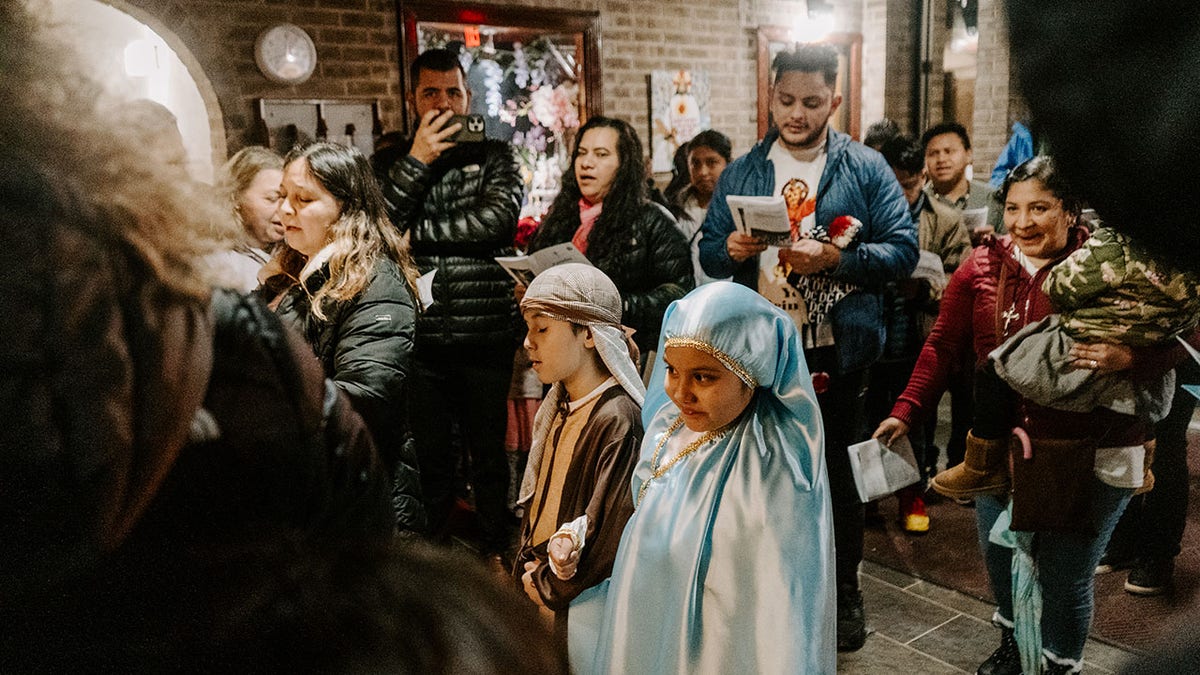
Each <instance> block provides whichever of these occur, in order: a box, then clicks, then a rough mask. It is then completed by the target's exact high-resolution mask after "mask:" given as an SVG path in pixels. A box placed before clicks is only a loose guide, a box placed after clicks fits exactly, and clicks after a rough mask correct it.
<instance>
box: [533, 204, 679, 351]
mask: <svg viewBox="0 0 1200 675" xmlns="http://www.w3.org/2000/svg"><path fill="white" fill-rule="evenodd" d="M551 218H564V219H566V220H567V222H568V224H569V225H568V226H567V227H547V225H548V223H550V219H551ZM570 225H573V226H570ZM597 227H599V224H597ZM629 227H630V231H629V239H628V241H625V242H623V243H622V244H621V245H617V246H613V247H611V248H610V250H608V251H602V252H597V251H595V250H593V249H592V248H590V247H589V249H588V251H587V254H586V255H587V258H588V260H589V261H590V262H591V263H592V264H593V265H595V266H596V268H597V269H599V270H600V271H601V272H604V273H605V274H607V275H608V276H609V278H610V279H612V280H613V283H614V284H616V286H617V290H619V291H620V292H621V305H622V307H621V323H623V324H625V325H626V326H629V327H630V328H633V329H635V330H637V332H636V333H634V334H633V340H634V342H636V343H637V346H638V349H640V350H641V352H642V354H646V353H647V352H649V351H650V350H652V349H657V348H658V333H659V331H660V330H661V329H662V319H663V313H665V312H666V311H667V305H669V304H671V303H672V302H674V301H675V300H678V299H679V298H682V297H683V296H684V295H685V294H686V293H687V292H688V291H690V290H692V287H693V286H694V285H695V283H696V280H695V274H694V271H693V269H692V252H691V249H690V248H689V247H688V243H687V239H685V238H684V236H683V233H681V232H680V231H679V227H678V226H677V225H676V224H675V218H674V217H673V216H672V215H671V213H670V212H669V211H667V210H666V209H665V208H663V207H662V206H660V205H658V204H656V203H654V202H649V201H647V202H643V203H642V205H641V207H640V208H639V210H638V212H637V213H636V214H634V215H633V216H632V218H631V220H630V223H629ZM542 228H544V231H546V232H550V231H554V232H564V233H568V234H567V236H568V237H570V236H572V235H574V234H575V230H577V229H578V228H579V209H578V208H571V209H568V212H567V213H563V214H561V215H556V214H554V213H553V212H551V213H550V214H547V215H546V221H545V222H543V223H542ZM563 241H567V239H563ZM563 241H554V240H553V238H552V237H543V236H536V235H535V236H534V238H533V241H532V242H531V243H530V246H529V248H530V250H531V251H535V250H538V249H541V248H547V247H549V246H554V245H556V244H561V243H563Z"/></svg>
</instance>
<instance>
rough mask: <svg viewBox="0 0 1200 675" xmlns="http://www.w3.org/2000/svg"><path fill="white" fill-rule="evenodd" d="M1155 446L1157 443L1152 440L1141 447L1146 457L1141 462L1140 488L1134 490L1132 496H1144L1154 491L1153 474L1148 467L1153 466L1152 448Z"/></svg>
mask: <svg viewBox="0 0 1200 675" xmlns="http://www.w3.org/2000/svg"><path fill="white" fill-rule="evenodd" d="M1157 446H1158V442H1157V441H1155V440H1154V439H1153V438H1151V439H1150V440H1148V441H1146V443H1145V444H1144V446H1143V447H1145V448H1146V456H1145V459H1143V460H1142V487H1140V488H1138V489H1136V490H1134V491H1133V494H1134V495H1140V494H1144V493H1146V492H1149V491H1151V490H1153V489H1154V472H1153V471H1151V470H1150V467H1151V466H1152V465H1153V464H1154V448H1155V447H1157Z"/></svg>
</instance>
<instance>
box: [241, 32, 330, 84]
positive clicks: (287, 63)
mask: <svg viewBox="0 0 1200 675" xmlns="http://www.w3.org/2000/svg"><path fill="white" fill-rule="evenodd" d="M254 59H255V60H256V61H257V62H258V69H259V70H261V71H262V73H263V75H266V76H267V78H268V79H270V80H274V81H275V82H282V83H284V84H300V83H301V82H303V81H305V80H307V79H308V78H309V76H311V75H312V74H313V70H315V69H316V67H317V48H316V46H315V45H314V44H313V41H312V38H310V37H309V36H308V33H306V32H304V29H303V28H300V27H299V26H295V25H292V24H290V23H281V24H276V25H274V26H271V27H270V28H268V29H266V30H264V31H263V32H262V33H260V34H259V36H258V41H257V42H256V43H255V44H254Z"/></svg>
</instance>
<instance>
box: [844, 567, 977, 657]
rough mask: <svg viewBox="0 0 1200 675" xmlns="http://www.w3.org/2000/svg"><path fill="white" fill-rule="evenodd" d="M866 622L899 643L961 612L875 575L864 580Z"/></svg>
mask: <svg viewBox="0 0 1200 675" xmlns="http://www.w3.org/2000/svg"><path fill="white" fill-rule="evenodd" d="M862 592H863V604H864V606H865V608H866V612H867V625H868V626H869V627H871V628H874V629H875V630H877V631H879V632H880V633H882V634H884V635H886V636H888V637H889V638H891V639H893V640H896V641H897V642H900V643H905V642H908V641H909V640H912V639H913V638H915V637H917V636H919V635H922V634H924V633H926V632H927V631H929V630H932V629H933V628H936V627H938V626H939V625H941V624H943V623H945V622H947V621H949V620H950V619H952V618H954V617H955V616H957V615H958V612H955V611H953V610H950V609H947V608H946V607H943V606H941V605H938V604H936V603H933V602H930V601H928V600H925V599H924V598H921V597H920V596H916V595H913V594H912V593H908V592H906V591H903V590H901V589H899V588H896V587H895V586H892V585H891V584H887V583H884V582H882V581H879V580H877V579H874V578H872V577H869V576H868V577H864V578H863V579H862Z"/></svg>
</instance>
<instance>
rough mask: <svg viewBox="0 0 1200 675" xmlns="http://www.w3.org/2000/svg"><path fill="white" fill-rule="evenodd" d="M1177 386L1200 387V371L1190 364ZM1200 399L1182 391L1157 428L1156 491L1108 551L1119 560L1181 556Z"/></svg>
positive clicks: (1133, 510) (1125, 520)
mask: <svg viewBox="0 0 1200 675" xmlns="http://www.w3.org/2000/svg"><path fill="white" fill-rule="evenodd" d="M1175 381H1176V383H1177V384H1196V383H1200V365H1197V364H1196V362H1195V361H1192V360H1191V359H1189V360H1188V361H1187V362H1186V363H1184V364H1182V365H1180V366H1179V367H1178V368H1177V369H1176V370H1175ZM1195 409H1196V398H1195V397H1194V396H1192V395H1191V394H1189V393H1188V392H1186V391H1184V390H1183V389H1182V388H1176V390H1175V398H1174V399H1173V400H1172V402H1171V412H1169V413H1168V414H1167V416H1166V418H1164V419H1163V420H1162V421H1161V422H1159V423H1158V424H1157V425H1155V427H1154V436H1155V439H1156V445H1157V447H1156V448H1155V451H1154V489H1153V490H1151V491H1149V492H1147V493H1145V494H1140V495H1138V496H1136V497H1134V498H1133V499H1132V500H1131V501H1130V502H1129V506H1127V507H1125V514H1124V515H1122V516H1121V520H1120V521H1119V522H1118V523H1117V529H1115V530H1113V535H1112V542H1111V543H1110V544H1109V545H1108V547H1109V549H1110V550H1112V551H1113V552H1114V553H1116V555H1117V556H1118V557H1122V558H1124V557H1141V558H1143V559H1147V560H1169V559H1171V558H1174V557H1175V556H1177V555H1179V551H1180V542H1181V541H1182V539H1183V529H1184V525H1185V524H1186V522H1187V506H1188V467H1187V431H1188V423H1190V422H1191V421H1192V412H1193V411H1194V410H1195Z"/></svg>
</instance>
